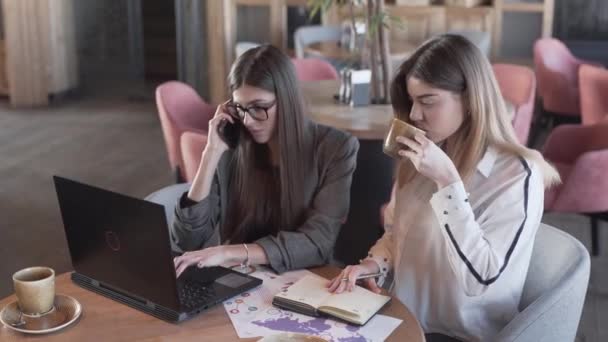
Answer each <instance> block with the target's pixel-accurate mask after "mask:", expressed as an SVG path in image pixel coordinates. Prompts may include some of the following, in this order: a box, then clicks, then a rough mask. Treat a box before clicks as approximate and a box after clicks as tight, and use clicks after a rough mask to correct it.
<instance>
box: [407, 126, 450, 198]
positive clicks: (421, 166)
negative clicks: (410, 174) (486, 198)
mask: <svg viewBox="0 0 608 342" xmlns="http://www.w3.org/2000/svg"><path fill="white" fill-rule="evenodd" d="M396 140H397V142H399V143H401V144H403V145H405V146H406V147H408V148H409V149H403V150H399V155H400V156H402V157H404V158H407V159H409V160H410V161H411V162H412V164H414V167H415V168H416V170H418V172H420V173H421V174H423V175H425V176H426V177H428V178H430V179H431V180H433V181H434V182H435V183H436V184H437V187H438V188H439V189H441V188H444V187H446V186H448V185H450V184H452V183H455V182H457V181H459V180H460V175H459V174H458V170H457V169H456V166H455V165H454V163H453V162H452V160H451V159H450V157H448V155H447V154H445V152H443V150H441V148H439V146H437V145H435V143H434V142H432V141H431V140H430V139H429V138H427V137H425V136H424V135H423V134H420V133H418V134H416V135H415V137H414V140H412V139H409V138H407V137H404V136H399V137H397V138H396Z"/></svg>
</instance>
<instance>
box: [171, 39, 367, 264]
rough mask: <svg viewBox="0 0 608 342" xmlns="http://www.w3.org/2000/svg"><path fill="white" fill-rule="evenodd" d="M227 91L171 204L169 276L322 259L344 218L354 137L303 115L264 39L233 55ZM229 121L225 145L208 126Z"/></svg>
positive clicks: (283, 64) (280, 59)
mask: <svg viewBox="0 0 608 342" xmlns="http://www.w3.org/2000/svg"><path fill="white" fill-rule="evenodd" d="M228 79H229V87H230V92H231V95H232V98H231V99H230V100H229V101H227V102H225V103H224V104H222V105H220V106H219V107H218V109H217V111H216V113H215V116H214V118H213V119H212V120H211V121H210V122H209V133H208V134H209V137H208V141H207V145H206V147H205V150H204V151H203V155H202V158H201V163H200V165H199V169H198V172H197V174H196V176H195V177H194V180H193V182H192V185H191V188H190V190H189V191H188V192H187V193H185V194H183V195H182V197H181V199H180V201H179V203H178V204H177V207H176V211H175V213H176V215H175V223H174V225H173V227H172V231H171V235H172V239H173V241H174V242H175V243H176V244H177V245H178V246H179V247H180V248H182V249H183V250H184V251H187V252H185V253H184V254H183V255H182V256H179V257H177V258H175V267H176V271H177V275H178V276H179V275H180V274H181V273H182V272H183V271H184V270H185V269H187V268H188V267H189V266H193V265H196V266H198V267H208V266H215V265H229V264H241V265H248V264H250V263H251V264H267V265H269V266H270V267H271V268H272V269H274V270H275V271H277V272H283V271H287V270H290V269H298V268H306V267H310V266H315V265H321V264H325V263H327V262H328V261H329V260H330V258H331V257H332V253H333V247H334V242H335V240H336V237H337V236H338V232H339V230H340V226H341V224H342V222H343V220H344V219H345V218H346V215H347V213H348V207H349V199H350V184H351V179H352V174H353V172H354V170H355V163H356V155H357V151H358V148H359V144H358V141H357V140H356V139H355V138H354V137H352V136H349V135H348V134H346V133H344V132H341V131H338V130H336V129H332V128H329V127H326V126H321V125H318V124H315V123H313V122H311V121H310V120H309V119H308V118H307V115H306V113H305V107H304V102H303V99H302V96H301V94H300V88H299V86H298V81H297V78H296V75H295V71H294V68H293V65H292V63H291V61H290V60H289V58H288V57H287V56H286V55H285V54H283V53H282V52H281V51H280V50H278V49H277V48H275V47H272V46H270V45H264V46H260V47H257V48H254V49H251V50H248V51H247V52H246V53H244V54H243V55H241V56H240V57H239V58H238V59H237V60H236V61H235V63H234V64H233V66H232V69H231V71H230V75H229V77H228ZM226 125H235V126H233V127H238V128H237V129H238V131H237V133H238V143H236V146H235V148H230V147H229V145H228V144H227V143H226V140H228V139H226V140H224V139H225V137H222V136H221V135H220V134H218V128H220V130H221V129H222V128H225V129H227V128H228V127H223V126H226Z"/></svg>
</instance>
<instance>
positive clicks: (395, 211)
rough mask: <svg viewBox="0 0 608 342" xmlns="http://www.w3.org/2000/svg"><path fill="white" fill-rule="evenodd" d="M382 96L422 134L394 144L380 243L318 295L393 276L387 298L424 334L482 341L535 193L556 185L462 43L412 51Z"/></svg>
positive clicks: (529, 232) (523, 262)
mask: <svg viewBox="0 0 608 342" xmlns="http://www.w3.org/2000/svg"><path fill="white" fill-rule="evenodd" d="M391 98H392V101H393V108H394V111H395V115H396V116H397V117H398V118H399V119H401V120H403V121H406V122H408V123H410V124H412V125H414V126H416V127H418V128H420V129H422V130H424V131H425V132H426V136H425V135H424V134H418V135H417V136H416V137H415V139H408V138H406V137H398V138H397V140H398V141H399V142H400V143H401V144H402V145H403V149H402V150H401V151H400V152H399V154H400V155H401V157H402V160H401V161H400V162H399V167H398V172H397V181H396V182H395V186H394V188H393V194H392V198H391V201H390V203H389V205H388V206H387V209H386V211H385V213H384V215H385V233H384V235H383V236H382V238H381V239H380V240H378V241H377V242H376V244H375V245H374V246H373V247H372V248H371V250H370V251H369V255H368V257H367V258H365V259H364V260H362V261H361V262H360V263H359V264H358V265H353V266H348V267H346V268H345V269H344V270H343V271H342V273H341V274H340V275H339V276H338V277H336V278H335V279H333V280H332V281H331V282H330V283H329V284H328V287H329V290H330V291H332V292H342V291H345V290H346V291H348V290H350V289H352V288H353V286H354V284H355V282H356V278H357V277H358V276H360V275H362V274H369V273H377V272H380V273H382V277H380V279H379V283H381V282H383V281H384V277H385V276H386V274H387V273H388V272H389V271H393V273H394V283H393V286H392V288H391V291H392V293H393V294H394V295H396V296H397V297H398V298H399V299H400V300H401V301H402V302H403V303H405V304H406V305H407V307H408V308H409V309H410V310H412V311H413V312H414V314H415V315H416V317H417V318H418V320H419V321H420V323H421V325H422V327H423V329H424V330H425V332H426V333H440V334H442V335H448V336H452V337H455V338H457V339H461V340H466V341H479V340H483V341H488V340H490V341H491V340H492V338H493V336H495V335H496V334H497V332H499V331H500V330H501V329H502V328H503V327H504V326H505V325H506V324H507V323H508V322H509V321H510V320H511V319H512V318H513V317H514V316H515V315H516V314H517V312H518V304H519V300H520V297H521V294H522V288H523V284H524V281H525V278H526V272H527V270H528V265H529V262H530V257H531V254H532V247H533V244H534V236H535V234H536V231H537V229H538V227H539V224H540V220H541V216H542V213H543V197H544V188H545V187H546V186H549V185H551V184H553V183H556V182H558V181H559V176H558V174H557V173H556V171H555V170H554V169H553V168H552V167H551V166H550V165H549V164H548V163H547V162H546V161H544V160H543V158H542V156H541V155H540V154H539V153H538V152H536V151H533V150H530V149H527V148H526V147H524V146H522V145H521V144H519V143H518V142H517V138H516V136H515V133H514V131H513V127H512V125H511V122H510V121H509V119H508V118H509V116H508V114H507V110H506V107H505V103H504V100H503V98H502V96H501V94H500V90H499V88H498V85H497V82H496V80H495V78H494V76H493V72H492V68H491V65H490V64H489V62H488V61H487V59H486V58H485V57H484V56H483V55H482V54H481V52H480V51H479V50H478V49H477V48H476V47H475V46H474V45H473V44H471V43H470V42H469V41H467V40H466V39H465V38H463V37H460V36H456V35H443V36H439V37H437V38H434V39H432V40H430V41H428V42H426V43H425V44H423V45H422V46H421V47H420V48H419V49H418V50H417V51H416V52H415V53H414V54H413V55H412V56H411V57H410V58H409V59H408V60H406V61H405V62H404V63H403V64H402V65H401V67H400V68H399V70H398V72H397V74H396V76H395V79H394V80H393V83H392V85H391ZM364 285H365V286H367V287H368V288H370V289H371V290H373V291H379V290H380V289H379V288H378V285H381V284H377V283H376V280H375V279H373V278H371V279H367V280H365V282H364ZM428 337H430V338H428V339H429V340H433V338H432V336H428Z"/></svg>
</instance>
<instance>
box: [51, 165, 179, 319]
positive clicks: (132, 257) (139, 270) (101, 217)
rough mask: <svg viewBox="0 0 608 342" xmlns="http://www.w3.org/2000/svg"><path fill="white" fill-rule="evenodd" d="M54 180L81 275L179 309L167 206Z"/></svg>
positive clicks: (71, 248) (83, 185) (74, 260)
mask: <svg viewBox="0 0 608 342" xmlns="http://www.w3.org/2000/svg"><path fill="white" fill-rule="evenodd" d="M54 180H55V188H56V190H57V197H58V199H59V206H60V209H61V215H62V217H63V223H64V228H65V233H66V238H67V241H68V246H69V249H70V255H71V257H72V264H73V266H74V269H75V270H76V272H78V273H80V274H82V275H84V276H87V277H89V278H92V279H94V280H97V281H99V282H101V283H103V284H104V285H109V286H110V287H112V288H117V289H118V290H119V291H118V292H121V291H122V292H126V293H128V294H130V295H135V296H137V297H140V299H144V300H148V301H150V302H152V303H154V304H159V305H162V306H164V307H167V308H170V309H174V310H178V309H179V307H180V305H179V301H178V297H177V289H176V282H175V271H174V266H173V258H172V256H171V248H170V243H169V232H168V228H167V221H166V218H165V212H164V209H163V207H162V206H161V205H158V204H154V203H150V202H147V201H144V200H141V199H137V198H132V197H128V196H125V195H121V194H118V193H114V192H111V191H108V190H103V189H99V188H96V187H92V186H89V185H86V184H82V183H78V182H75V181H71V180H69V179H65V178H61V177H54Z"/></svg>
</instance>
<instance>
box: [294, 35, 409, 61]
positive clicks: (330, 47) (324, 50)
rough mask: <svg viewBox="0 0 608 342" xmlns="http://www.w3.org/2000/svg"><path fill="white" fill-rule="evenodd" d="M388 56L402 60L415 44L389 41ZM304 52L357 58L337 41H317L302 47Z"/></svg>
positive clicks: (320, 55)
mask: <svg viewBox="0 0 608 342" xmlns="http://www.w3.org/2000/svg"><path fill="white" fill-rule="evenodd" d="M389 46H390V49H391V51H390V58H391V59H399V60H403V59H405V58H407V57H408V56H409V55H410V54H411V53H412V52H414V51H415V50H416V47H417V46H416V45H413V44H410V43H407V42H404V41H400V40H396V41H392V42H390V45H389ZM304 52H305V53H306V54H307V55H309V56H314V57H321V58H328V59H333V60H337V61H348V60H352V59H354V58H358V57H357V54H356V53H355V52H354V51H351V50H350V49H348V48H347V47H344V46H341V45H339V44H338V42H331V41H330V42H318V43H313V44H310V45H307V46H306V47H304Z"/></svg>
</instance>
